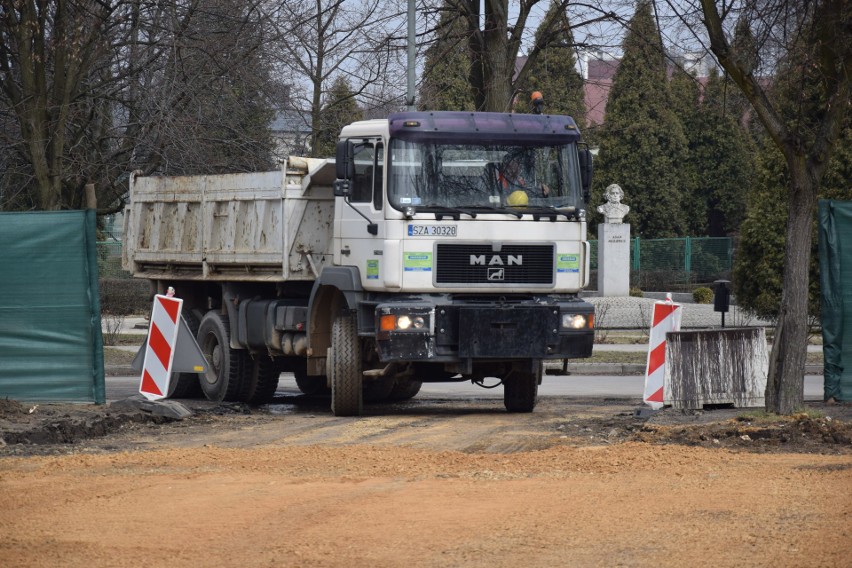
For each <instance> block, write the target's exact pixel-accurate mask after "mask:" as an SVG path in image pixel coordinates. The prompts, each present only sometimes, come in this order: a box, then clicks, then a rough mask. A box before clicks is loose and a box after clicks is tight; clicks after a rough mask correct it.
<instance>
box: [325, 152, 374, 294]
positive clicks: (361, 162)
mask: <svg viewBox="0 0 852 568" xmlns="http://www.w3.org/2000/svg"><path fill="white" fill-rule="evenodd" d="M383 178H384V145H383V144H382V142H381V139H367V140H363V141H356V142H355V177H354V179H353V180H352V193H351V195H350V198H349V203H350V204H351V205H352V207H349V206H348V205H346V204H343V203H341V204H340V205H341V206H340V207H335V216H336V221H337V228H338V230H337V231H336V235H337V237H336V240H337V241H338V246H337V247H335V252H337V251H339V254H340V264H341V265H342V266H354V267H357V268H358V271H359V273H360V275H361V285H362V286H364V288H366V289H371V288H380V287H381V284H380V283H381V276H380V270H381V265H382V244H383V240H384V235H385V226H384V223H383V222H381V211H382V205H383V201H384V196H383V193H382V187H383V183H382V182H383ZM356 210H357V211H356ZM359 213H361V215H359ZM362 215H363V217H362ZM364 217H367V218H368V219H370V220H371V221H372V222H374V223H377V224H378V232H377V234H375V235H372V234H370V233H369V232H368V231H367V226H368V221H367V220H366V219H365V218H364Z"/></svg>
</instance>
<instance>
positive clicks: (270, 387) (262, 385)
mask: <svg viewBox="0 0 852 568" xmlns="http://www.w3.org/2000/svg"><path fill="white" fill-rule="evenodd" d="M246 371H247V372H246V374H245V376H244V377H243V382H242V385H241V388H240V395H239V400H240V401H242V402H247V403H249V404H266V403H267V402H269V401H270V400H272V396H273V395H274V394H275V389H277V388H278V377H279V375H281V371H280V370H279V369H278V365H277V364H276V363H275V361H273V360H272V359H270V358H269V357H267V356H265V355H258V356H257V357H255V358H254V359H247V360H246Z"/></svg>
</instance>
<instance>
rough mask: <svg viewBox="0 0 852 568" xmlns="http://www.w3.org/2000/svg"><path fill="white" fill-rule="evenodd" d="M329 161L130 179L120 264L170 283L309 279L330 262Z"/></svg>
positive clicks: (137, 274) (304, 160) (331, 199)
mask: <svg viewBox="0 0 852 568" xmlns="http://www.w3.org/2000/svg"><path fill="white" fill-rule="evenodd" d="M333 181H334V162H333V161H329V160H319V159H311V158H289V159H288V160H287V161H285V162H284V163H283V164H282V166H281V169H279V170H275V171H270V172H259V173H246V174H222V175H203V176H180V177H161V176H138V175H133V176H131V178H130V202H129V204H128V206H127V208H126V209H125V219H124V223H125V230H124V247H123V258H122V264H123V266H124V269H125V270H127V271H129V272H130V273H131V274H132V275H133V276H135V277H139V278H149V279H158V280H159V279H170V280H221V281H289V280H302V281H305V280H308V281H310V280H314V279H315V278H316V277H317V276H318V275H319V272H320V271H321V270H322V266H323V265H324V264H325V263H330V262H331V259H332V248H331V247H332V230H333V226H334V222H333V221H334V196H333V191H332V182H333Z"/></svg>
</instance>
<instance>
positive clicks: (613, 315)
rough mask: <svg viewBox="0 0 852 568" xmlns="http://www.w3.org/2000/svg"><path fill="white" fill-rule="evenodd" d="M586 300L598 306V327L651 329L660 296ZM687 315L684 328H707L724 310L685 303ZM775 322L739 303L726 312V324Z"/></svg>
mask: <svg viewBox="0 0 852 568" xmlns="http://www.w3.org/2000/svg"><path fill="white" fill-rule="evenodd" d="M585 300H586V301H588V302H589V303H591V304H593V305H594V306H595V327H598V328H602V329H648V328H649V327H650V325H651V310H652V309H653V305H654V304H655V303H656V302H658V301H659V300H654V299H651V298H636V297H633V296H628V297H617V298H601V297H591V298H585ZM680 305H682V306H683V316H682V319H681V324H680V327H681V329H703V328H714V327H720V326H721V324H722V314H720V313H718V312H715V311H713V304H694V303H685V302H684V303H681V304H680ZM772 325H773V324H772V322H769V321H765V320H761V319H759V318H755V317H751V316H748V315H747V314H744V313H743V312H742V310H740V309H739V308H738V307H737V306H731V310H730V311H729V312H728V313H727V314H725V326H726V327H747V326H772Z"/></svg>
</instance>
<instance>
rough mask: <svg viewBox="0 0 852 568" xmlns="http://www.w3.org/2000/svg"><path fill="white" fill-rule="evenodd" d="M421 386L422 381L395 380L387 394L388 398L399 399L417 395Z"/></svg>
mask: <svg viewBox="0 0 852 568" xmlns="http://www.w3.org/2000/svg"><path fill="white" fill-rule="evenodd" d="M422 386H423V382H422V381H415V380H412V379H408V380H400V381H397V382H396V384H395V385H394V386H393V390H392V391H391V392H390V395H389V396H388V400H390V401H400V400H408V399H411V398H414V397H415V396H417V393H419V392H420V387H422Z"/></svg>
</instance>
